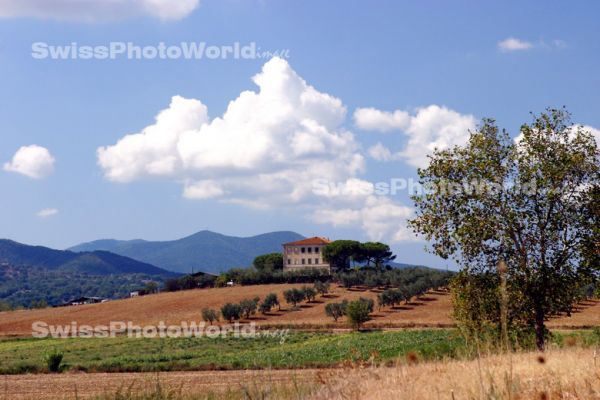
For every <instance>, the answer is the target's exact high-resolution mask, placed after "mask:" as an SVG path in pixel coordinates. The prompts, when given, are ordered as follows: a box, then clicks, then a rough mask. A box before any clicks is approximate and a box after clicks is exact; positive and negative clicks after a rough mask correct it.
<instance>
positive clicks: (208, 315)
mask: <svg viewBox="0 0 600 400" xmlns="http://www.w3.org/2000/svg"><path fill="white" fill-rule="evenodd" d="M202 319H203V320H204V321H206V322H208V323H209V324H212V323H213V322H216V321H218V320H219V313H218V311H216V310H213V309H212V308H205V309H203V310H202Z"/></svg>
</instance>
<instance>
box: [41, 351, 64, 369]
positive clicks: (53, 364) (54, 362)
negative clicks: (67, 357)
mask: <svg viewBox="0 0 600 400" xmlns="http://www.w3.org/2000/svg"><path fill="white" fill-rule="evenodd" d="M62 360H63V353H61V352H59V351H57V350H55V351H53V352H51V353H48V354H46V355H44V361H45V362H46V366H47V367H48V371H50V372H60V371H61V369H62V368H61V364H62Z"/></svg>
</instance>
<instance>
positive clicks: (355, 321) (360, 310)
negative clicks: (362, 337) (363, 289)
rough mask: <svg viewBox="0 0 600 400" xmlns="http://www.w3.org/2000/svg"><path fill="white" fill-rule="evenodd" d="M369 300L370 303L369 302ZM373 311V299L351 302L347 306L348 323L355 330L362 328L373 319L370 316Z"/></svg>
mask: <svg viewBox="0 0 600 400" xmlns="http://www.w3.org/2000/svg"><path fill="white" fill-rule="evenodd" d="M367 300H369V301H367ZM372 311H373V300H371V299H362V298H361V299H359V300H356V301H351V302H349V303H348V305H347V306H346V316H347V318H348V322H349V323H350V325H351V326H352V327H354V328H355V329H360V327H361V326H362V325H363V324H364V323H365V322H367V321H369V320H370V319H371V317H370V316H369V314H370V313H371V312H372Z"/></svg>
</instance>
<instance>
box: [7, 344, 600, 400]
mask: <svg viewBox="0 0 600 400" xmlns="http://www.w3.org/2000/svg"><path fill="white" fill-rule="evenodd" d="M599 358H600V354H598V351H597V350H594V349H581V348H575V347H574V348H565V349H550V350H549V351H548V352H546V353H545V354H544V355H541V354H540V353H518V354H505V355H492V356H483V357H481V358H478V359H475V360H443V361H436V362H424V363H420V362H419V360H404V359H400V360H398V361H397V363H396V365H395V366H391V367H377V366H370V367H364V366H361V367H356V368H340V369H326V370H318V369H302V370H256V371H198V372H163V373H160V374H158V375H157V374H151V373H147V374H145V373H114V374H84V373H67V374H45V375H16V376H4V377H2V379H3V382H2V385H3V391H2V393H0V399H11V400H12V399H15V400H24V399H40V398H44V399H50V400H54V399H76V398H77V399H89V398H98V396H100V397H101V398H104V396H106V398H111V399H114V398H118V397H116V396H115V394H116V393H117V392H119V391H121V392H122V393H127V392H131V393H135V394H136V395H138V396H145V397H139V398H173V399H181V400H183V399H192V398H194V399H198V398H200V399H204V398H207V399H208V398H226V399H248V398H264V399H300V398H302V399H314V400H326V399H327V400H329V399H340V400H341V399H345V400H349V399H357V400H358V399H370V400H396V399H402V400H413V399H414V400H420V399H448V400H459V399H499V400H500V399H579V400H584V399H600V359H599ZM157 383H160V386H161V390H162V393H163V395H164V396H165V397H152V395H156V385H157ZM3 396H4V397H3ZM168 396H171V397H168ZM122 398H128V397H122ZM132 398H134V397H132ZM135 398H138V397H135Z"/></svg>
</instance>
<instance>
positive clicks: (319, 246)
mask: <svg viewBox="0 0 600 400" xmlns="http://www.w3.org/2000/svg"><path fill="white" fill-rule="evenodd" d="M329 243H331V240H329V239H327V238H322V237H312V238H308V239H302V240H298V241H295V242H289V243H284V244H283V269H284V271H295V270H300V269H306V268H311V269H324V270H327V271H329V272H331V265H330V264H329V263H328V262H326V261H325V260H324V259H323V248H324V247H325V246H327V245H328V244H329Z"/></svg>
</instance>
